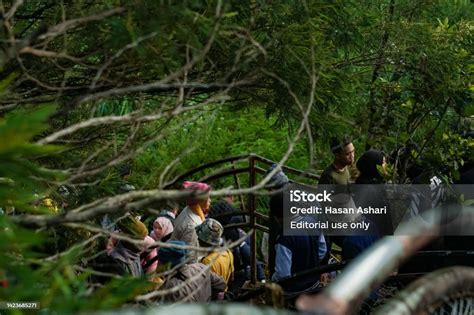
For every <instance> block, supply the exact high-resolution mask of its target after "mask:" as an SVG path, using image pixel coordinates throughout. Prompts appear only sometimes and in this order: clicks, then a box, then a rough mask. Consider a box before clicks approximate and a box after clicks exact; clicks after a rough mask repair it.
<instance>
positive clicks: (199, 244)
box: [94, 182, 244, 302]
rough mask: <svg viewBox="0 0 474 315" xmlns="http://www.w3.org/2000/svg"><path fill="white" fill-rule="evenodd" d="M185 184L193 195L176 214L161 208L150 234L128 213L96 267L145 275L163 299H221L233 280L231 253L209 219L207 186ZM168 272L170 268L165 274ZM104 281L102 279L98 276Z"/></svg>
mask: <svg viewBox="0 0 474 315" xmlns="http://www.w3.org/2000/svg"><path fill="white" fill-rule="evenodd" d="M183 188H184V189H185V190H188V191H190V193H191V194H190V196H189V197H188V198H187V201H186V207H185V208H184V209H183V210H182V211H181V212H180V213H179V215H177V214H176V213H177V209H176V208H174V209H169V210H163V211H161V213H160V214H159V215H158V216H157V217H156V218H155V219H154V221H153V223H152V225H151V229H150V233H148V229H147V228H146V225H145V224H144V223H143V222H141V221H140V218H139V217H136V216H134V215H132V214H128V215H127V216H125V217H124V218H121V219H120V220H119V221H118V223H117V228H118V230H117V231H116V232H117V233H114V236H112V237H110V239H109V240H108V242H107V246H106V254H105V255H103V256H101V257H100V258H99V259H98V261H96V262H95V265H94V269H96V270H99V271H106V272H108V273H113V274H119V275H130V276H134V277H141V276H144V275H148V278H149V279H150V281H153V282H155V283H157V284H158V285H159V289H160V290H162V291H163V292H168V291H169V293H167V294H165V295H164V296H163V301H164V302H177V301H188V302H209V301H210V300H211V299H223V298H224V297H225V294H226V292H227V291H228V289H229V286H230V284H231V283H232V280H233V275H234V254H233V252H232V250H231V249H227V248H226V247H224V246H223V245H225V242H224V238H223V233H224V228H223V226H222V224H221V223H220V222H219V221H217V220H215V219H213V218H210V217H208V214H209V210H210V203H211V199H210V198H209V194H208V193H209V190H210V186H208V185H207V184H205V183H199V182H184V184H183ZM229 206H230V205H229ZM230 232H232V231H230ZM230 240H231V239H230ZM242 243H244V242H242ZM242 247H243V246H241V247H238V248H239V249H240V248H242ZM241 256H242V255H240V253H239V254H238V257H241ZM167 270H172V271H173V272H171V273H169V274H168V275H166V276H164V272H166V271H167ZM157 275H158V276H157ZM103 280H106V278H104V277H102V278H99V281H103ZM176 288H178V289H177V290H176Z"/></svg>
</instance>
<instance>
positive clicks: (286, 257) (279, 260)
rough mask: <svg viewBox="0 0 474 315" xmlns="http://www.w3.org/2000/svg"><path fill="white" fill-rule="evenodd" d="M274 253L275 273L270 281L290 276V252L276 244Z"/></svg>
mask: <svg viewBox="0 0 474 315" xmlns="http://www.w3.org/2000/svg"><path fill="white" fill-rule="evenodd" d="M275 251H276V255H275V273H274V274H273V275H272V281H278V280H280V279H281V278H284V277H288V276H291V258H292V256H293V254H292V252H291V250H290V249H288V248H287V247H285V246H283V245H281V244H276V245H275Z"/></svg>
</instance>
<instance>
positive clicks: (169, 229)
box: [152, 217, 174, 240]
mask: <svg viewBox="0 0 474 315" xmlns="http://www.w3.org/2000/svg"><path fill="white" fill-rule="evenodd" d="M155 223H158V224H159V225H160V226H161V229H162V234H163V235H162V236H161V237H158V236H157V235H154V234H155V231H153V233H152V236H153V238H154V239H156V240H158V239H161V238H163V237H165V236H166V235H168V234H170V233H173V230H174V228H173V223H171V220H170V219H168V218H167V217H158V218H156V220H155V222H153V224H155Z"/></svg>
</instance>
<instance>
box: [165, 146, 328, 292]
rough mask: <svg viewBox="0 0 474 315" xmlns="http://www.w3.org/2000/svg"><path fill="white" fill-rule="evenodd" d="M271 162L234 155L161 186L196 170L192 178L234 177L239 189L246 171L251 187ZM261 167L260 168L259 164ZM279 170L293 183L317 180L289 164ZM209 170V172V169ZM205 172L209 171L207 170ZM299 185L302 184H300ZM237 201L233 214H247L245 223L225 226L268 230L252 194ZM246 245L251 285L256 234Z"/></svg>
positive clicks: (170, 184)
mask: <svg viewBox="0 0 474 315" xmlns="http://www.w3.org/2000/svg"><path fill="white" fill-rule="evenodd" d="M237 163H240V164H244V165H243V167H237V166H236V164H237ZM275 163H276V162H275V161H272V160H269V159H267V158H264V157H262V156H259V155H256V154H244V155H237V156H233V157H228V158H225V159H221V160H216V161H212V162H209V163H206V164H203V165H200V166H198V167H196V168H193V169H191V170H189V171H187V172H185V173H183V174H180V175H178V176H176V177H175V178H174V179H172V180H171V181H169V182H167V183H166V184H165V185H164V188H165V189H166V188H172V187H177V186H179V185H180V184H181V182H182V181H184V180H187V179H189V178H196V175H197V174H199V173H204V174H203V175H202V176H201V177H200V178H196V180H199V181H202V182H206V183H210V182H212V181H215V180H218V179H222V178H225V177H229V176H233V178H234V185H235V187H236V188H237V189H240V188H241V183H240V179H239V175H242V174H247V175H248V186H249V187H254V186H255V185H256V184H257V175H258V174H265V171H266V169H267V168H268V167H270V166H271V165H273V164H275ZM227 164H229V165H228V167H226V168H222V166H223V165H227ZM262 165H263V166H264V168H262V167H261V166H262ZM219 166H221V168H219V169H218V170H217V171H212V169H213V168H216V167H219ZM282 170H283V171H284V172H285V173H286V174H292V175H296V176H298V177H297V178H296V180H290V181H291V182H294V183H300V182H299V180H301V179H306V180H314V181H318V180H319V176H318V175H316V174H313V173H310V172H305V171H301V170H298V169H296V168H292V167H289V166H285V165H283V166H282ZM209 171H210V172H209ZM207 172H209V173H207ZM300 184H302V183H300ZM238 197H239V201H240V209H241V211H240V212H238V213H234V214H233V215H246V216H248V218H249V220H248V222H245V223H239V224H232V225H228V226H226V227H241V228H249V229H252V230H259V231H262V232H268V228H267V226H266V224H263V225H262V224H259V223H258V222H259V221H263V222H268V216H267V215H266V214H264V213H261V212H258V211H257V209H256V197H257V196H256V195H255V194H249V195H248V197H247V198H248V199H247V203H245V198H244V196H242V195H239V196H238ZM250 246H251V259H250V263H251V265H250V273H251V278H250V279H251V283H252V284H255V283H256V282H257V268H256V265H257V235H256V233H252V234H251V236H250Z"/></svg>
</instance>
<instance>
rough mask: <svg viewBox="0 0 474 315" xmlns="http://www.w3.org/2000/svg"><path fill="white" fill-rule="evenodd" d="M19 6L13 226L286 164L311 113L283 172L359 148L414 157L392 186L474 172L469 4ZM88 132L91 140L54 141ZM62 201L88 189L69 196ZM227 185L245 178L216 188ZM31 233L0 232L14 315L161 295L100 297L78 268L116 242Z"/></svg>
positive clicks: (10, 201) (400, 159)
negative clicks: (219, 174) (238, 166)
mask: <svg viewBox="0 0 474 315" xmlns="http://www.w3.org/2000/svg"><path fill="white" fill-rule="evenodd" d="M13 3H16V2H15V1H4V2H3V3H2V4H1V5H0V6H1V7H2V15H3V17H4V19H3V23H4V27H3V28H2V29H1V31H0V36H1V37H2V42H1V44H0V45H1V46H2V50H1V52H0V69H1V70H2V72H1V73H0V95H1V98H0V115H1V121H0V138H1V139H2V140H1V141H0V207H2V208H3V210H4V211H6V212H8V213H10V212H11V211H12V209H13V208H14V209H15V211H16V214H22V213H30V214H31V213H47V215H51V213H50V210H49V209H48V208H47V207H42V206H39V207H38V206H33V204H35V203H37V201H38V199H41V198H42V197H43V196H52V197H53V199H56V202H57V203H58V204H60V203H61V202H65V201H66V202H67V203H68V204H69V205H68V206H69V208H68V209H69V210H70V209H73V208H75V207H79V206H81V205H85V204H87V203H91V204H92V203H93V202H94V201H96V200H99V199H100V198H103V197H106V196H113V195H115V194H117V193H118V192H119V187H120V185H121V184H123V182H124V181H128V182H129V183H132V184H133V185H134V186H135V187H137V188H139V189H156V188H159V187H160V188H161V186H162V184H163V183H165V182H167V181H169V180H171V179H173V178H174V177H175V176H176V175H178V174H181V173H183V172H184V171H186V170H189V169H191V168H194V167H197V166H199V165H201V164H203V163H206V162H210V161H212V160H217V159H222V158H225V157H228V156H233V155H240V154H246V153H256V154H259V155H262V156H264V157H267V158H269V159H271V160H275V161H278V160H279V159H280V158H282V156H284V154H285V153H286V151H287V150H288V146H289V144H292V142H293V139H294V138H295V136H296V135H297V134H298V130H299V128H300V126H301V124H302V121H303V117H304V115H303V114H304V112H305V111H306V109H307V108H308V106H310V109H311V112H310V113H309V118H308V125H307V126H306V129H304V130H303V132H302V134H301V135H300V136H301V137H300V139H299V141H298V142H297V143H296V144H295V147H294V150H293V152H292V154H291V155H290V156H289V158H288V160H287V161H285V164H286V165H289V166H292V167H295V168H299V169H303V170H308V171H311V172H320V171H321V170H322V169H323V168H324V167H325V166H326V165H327V163H328V162H329V161H330V160H331V159H332V156H331V155H330V153H329V150H328V143H329V141H330V138H331V137H334V136H336V137H340V136H342V135H344V134H350V135H352V136H353V137H354V138H355V141H354V143H355V145H356V149H357V152H358V153H361V152H363V151H364V150H365V149H366V148H370V147H372V148H380V149H383V150H385V151H386V152H395V151H397V152H399V154H398V155H397V154H393V157H394V159H393V162H394V163H395V161H397V163H398V164H400V165H402V166H403V167H401V172H400V173H396V174H395V173H394V174H393V176H392V178H393V180H394V181H399V182H403V181H404V180H405V174H404V171H406V169H405V168H406V164H404V162H405V160H407V159H408V161H409V162H410V163H417V164H420V165H421V166H423V167H425V168H428V169H429V170H433V171H436V172H440V173H442V175H443V176H444V177H445V179H446V181H451V182H453V181H455V180H456V179H457V178H458V177H459V169H460V168H461V167H462V166H463V165H464V164H465V163H468V162H469V159H470V160H471V162H472V157H473V156H474V154H473V153H474V142H473V141H472V139H465V138H463V137H462V135H463V134H464V133H465V132H466V131H469V130H472V128H473V127H474V126H473V117H474V105H473V102H472V92H473V88H472V82H471V78H472V72H473V63H472V47H473V30H474V29H473V12H474V10H473V5H472V4H471V3H470V1H467V0H457V1H448V0H439V1H405V0H377V1H362V2H361V1H342V0H337V1H292V2H287V1H260V0H251V1H223V2H220V1H177V2H171V1H156V0H136V1H79V0H77V1H73V0H63V1H60V2H56V1H49V0H37V1H25V2H24V3H23V4H21V5H20V6H19V7H18V8H16V11H15V12H11V14H10V10H11V9H12V4H13ZM13 7H15V6H14V5H13ZM109 10H114V11H109ZM104 12H106V13H104ZM68 22H71V23H68ZM51 104H54V106H52V105H51ZM89 119H103V120H102V121H99V120H95V123H94V124H92V123H88V122H90V120H89ZM107 119H114V121H113V122H104V121H106V120H107ZM80 123H88V125H87V126H85V127H84V128H78V129H77V130H75V131H74V132H70V133H67V134H64V135H62V136H58V137H56V138H54V139H53V140H51V141H46V140H45V139H47V138H45V137H47V136H48V135H52V134H54V133H55V132H58V131H60V130H63V129H64V128H67V127H70V126H74V125H76V124H80ZM76 126H77V125H76ZM311 157H312V158H313V160H311ZM124 165H127V166H130V169H131V171H130V174H127V175H125V176H124V174H120V173H121V172H122V171H121V170H122V168H123V166H124ZM395 169H396V168H394V170H395ZM52 170H54V171H52ZM124 177H127V178H124ZM244 177H245V176H242V177H241V180H242V184H243V186H246V185H247V184H248V182H247V177H245V178H244ZM60 184H67V185H68V187H76V188H75V189H74V192H73V193H71V195H70V196H68V197H63V196H60V195H59V194H58V193H57V188H58V186H59V185H60ZM227 185H233V179H229V180H224V181H222V182H218V183H216V186H217V187H220V186H227ZM35 194H37V195H35ZM125 203H126V202H125ZM12 207H13V208H12ZM91 207H92V206H91ZM122 208H123V207H122ZM122 208H120V209H122ZM69 210H65V209H63V210H61V213H60V214H59V216H61V215H62V214H64V213H65V212H66V211H69ZM18 217H19V216H16V218H17V219H18ZM97 217H99V216H97ZM19 221H21V220H17V221H15V220H11V219H10V217H9V216H0V229H2V233H0V250H1V251H2V253H6V254H5V255H3V258H0V278H1V277H6V278H8V279H9V281H10V286H9V288H7V289H4V288H0V299H2V300H12V301H13V300H36V301H40V302H41V303H42V305H43V306H44V307H47V308H49V309H51V310H57V311H58V312H68V311H69V312H71V311H78V310H84V311H86V310H92V309H102V308H112V307H117V306H119V305H122V304H123V303H125V302H126V301H131V300H132V299H133V297H134V296H136V295H137V294H139V293H141V292H144V291H146V290H147V289H148V287H147V286H145V285H143V281H141V280H135V281H133V280H130V279H124V280H117V281H115V282H112V283H110V284H109V285H108V286H106V287H104V288H101V289H100V290H99V291H95V293H94V294H92V291H91V289H90V288H89V287H88V282H87V281H88V276H89V273H88V272H87V271H86V272H84V271H83V269H81V268H83V267H85V266H86V263H85V262H86V260H87V257H90V256H92V255H93V254H94V253H96V252H97V250H98V248H99V247H100V245H99V243H103V235H102V238H101V239H99V242H97V241H96V240H95V239H93V240H91V236H92V234H91V232H90V231H85V230H83V229H79V230H77V228H71V227H70V226H69V227H67V226H64V225H61V226H59V225H54V224H53V226H43V227H40V226H36V227H35V226H34V224H33V226H32V225H31V224H28V225H26V226H25V225H24V224H23V225H22V224H17V223H14V222H19ZM93 221H94V220H87V222H86V223H88V224H93V223H97V222H95V221H94V222H93ZM30 223H31V222H30ZM88 239H89V241H88ZM66 249H68V250H67V251H65V252H63V255H60V256H58V257H55V256H52V255H54V254H56V252H57V251H64V250H66ZM49 256H52V257H50V258H49V259H46V257H49ZM81 258H82V261H81ZM0 280H1V279H0Z"/></svg>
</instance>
